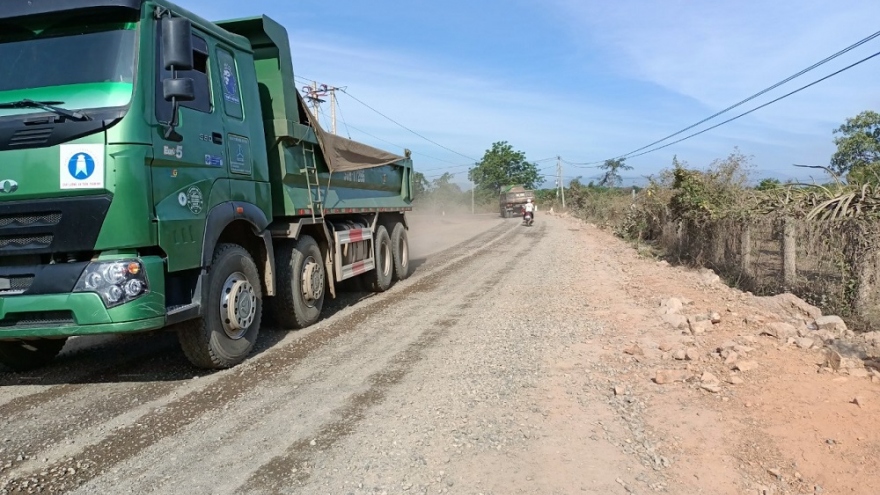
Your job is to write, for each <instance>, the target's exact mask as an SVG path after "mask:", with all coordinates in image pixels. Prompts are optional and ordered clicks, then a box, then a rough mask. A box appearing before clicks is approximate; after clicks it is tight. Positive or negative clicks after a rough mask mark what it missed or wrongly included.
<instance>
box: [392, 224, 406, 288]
mask: <svg viewBox="0 0 880 495" xmlns="http://www.w3.org/2000/svg"><path fill="white" fill-rule="evenodd" d="M391 255H392V257H393V258H394V280H395V281H397V280H406V278H407V277H409V236H408V235H407V233H406V227H404V226H403V223H402V222H398V223H396V224H394V229H393V230H392V231H391Z"/></svg>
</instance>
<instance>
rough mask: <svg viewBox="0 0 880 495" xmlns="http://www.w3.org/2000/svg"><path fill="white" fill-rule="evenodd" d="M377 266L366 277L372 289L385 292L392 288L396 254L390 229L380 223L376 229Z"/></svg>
mask: <svg viewBox="0 0 880 495" xmlns="http://www.w3.org/2000/svg"><path fill="white" fill-rule="evenodd" d="M375 239H376V240H375V243H376V253H375V257H376V268H375V269H374V270H373V271H370V272H367V273H366V274H365V275H366V278H367V280H368V281H369V283H370V290H372V291H373V292H385V291H386V290H388V289H389V288H391V283H392V282H393V277H392V275H393V274H394V255H393V254H392V250H391V238H390V237H388V231H387V230H386V229H385V227H384V226H382V225H380V226H379V228H377V229H376V237H375Z"/></svg>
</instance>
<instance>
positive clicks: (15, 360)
mask: <svg viewBox="0 0 880 495" xmlns="http://www.w3.org/2000/svg"><path fill="white" fill-rule="evenodd" d="M65 342H67V337H64V338H62V339H46V340H16V341H12V342H0V363H3V364H5V365H6V366H7V367H9V368H11V369H13V370H15V371H28V370H32V369H36V368H39V367H41V366H45V365H47V364H49V363H50V362H52V360H53V359H55V356H57V355H58V353H59V352H61V348H63V347H64V343H65Z"/></svg>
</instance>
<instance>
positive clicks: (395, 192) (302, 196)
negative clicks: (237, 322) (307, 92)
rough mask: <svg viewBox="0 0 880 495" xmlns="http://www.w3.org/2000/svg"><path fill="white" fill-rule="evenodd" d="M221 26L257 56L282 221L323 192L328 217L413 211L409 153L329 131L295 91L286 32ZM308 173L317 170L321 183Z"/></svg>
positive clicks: (261, 21)
mask: <svg viewBox="0 0 880 495" xmlns="http://www.w3.org/2000/svg"><path fill="white" fill-rule="evenodd" d="M217 24H218V25H219V26H221V27H222V28H224V29H226V30H227V31H230V32H233V33H236V34H239V35H241V36H244V37H245V38H247V39H248V40H249V41H250V42H251V45H252V47H253V50H254V65H255V66H256V72H257V80H258V82H259V85H260V88H259V90H260V101H261V110H262V118H263V124H264V127H265V132H266V145H267V148H268V150H269V168H270V180H271V183H272V184H271V190H272V200H273V211H274V215H275V216H276V217H278V216H297V215H302V214H305V213H306V211H305V210H307V209H308V207H309V204H310V196H311V197H314V195H315V193H314V192H313V190H314V188H315V187H316V186H317V188H318V190H319V191H320V195H321V199H322V201H323V207H324V212H325V213H327V214H334V213H351V212H361V211H364V212H367V211H405V210H409V209H411V206H412V161H411V160H410V157H409V152H408V151H407V152H405V153H404V155H405V156H400V155H395V154H393V153H389V152H387V151H383V150H380V149H378V148H374V147H372V146H368V145H366V144H363V143H359V142H356V141H352V140H350V139H346V138H343V137H341V136H336V135H334V134H331V133H329V132H325V131H324V130H323V129H322V128H321V126H320V125H319V123H318V122H316V121H315V119H313V118H312V115H311V113H310V112H309V110H308V109H307V108H306V105H305V102H304V101H303V98H302V96H301V95H300V94H299V92H298V91H297V90H296V83H295V80H294V75H293V64H292V61H291V56H290V51H289V49H288V48H287V47H289V46H290V43H289V41H288V37H287V31H286V30H285V29H284V27H283V26H281V25H280V24H278V23H277V22H275V21H273V20H272V19H270V18H268V17H266V16H262V17H255V18H249V19H239V20H232V21H222V22H218V23H217ZM307 167H315V168H316V169H317V177H318V180H317V181H315V180H313V179H311V178H310V176H309V174H307V173H306V172H307ZM315 182H317V184H315ZM310 189H311V191H310Z"/></svg>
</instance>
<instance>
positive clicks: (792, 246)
mask: <svg viewBox="0 0 880 495" xmlns="http://www.w3.org/2000/svg"><path fill="white" fill-rule="evenodd" d="M796 260H797V224H796V223H795V220H794V219H793V218H790V217H785V219H783V224H782V284H783V288H784V289H785V290H791V289H792V288H793V287H794V286H795V284H796V283H797V263H796Z"/></svg>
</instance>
